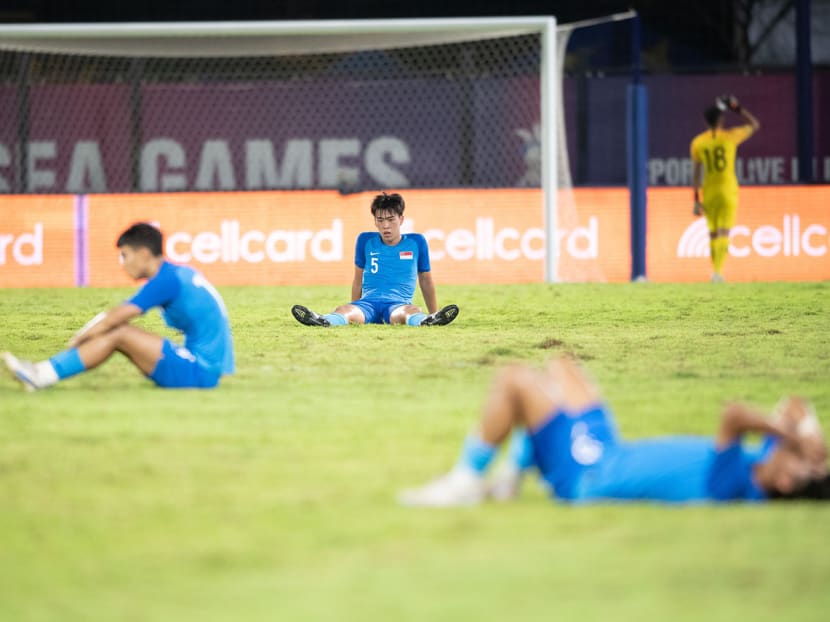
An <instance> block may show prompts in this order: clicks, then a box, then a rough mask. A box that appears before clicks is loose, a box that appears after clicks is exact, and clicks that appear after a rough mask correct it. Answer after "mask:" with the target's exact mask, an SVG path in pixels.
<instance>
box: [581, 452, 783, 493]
mask: <svg viewBox="0 0 830 622" xmlns="http://www.w3.org/2000/svg"><path fill="white" fill-rule="evenodd" d="M766 453H767V452H766V451H765V450H764V451H753V450H751V449H747V448H746V447H744V446H742V445H741V444H740V443H737V442H736V443H734V444H732V445H730V446H729V447H727V448H724V449H720V450H718V449H717V448H716V447H715V442H714V440H713V439H712V438H709V437H694V436H688V437H683V436H678V437H661V438H654V439H644V440H639V441H624V442H620V443H619V444H617V445H615V446H613V447H611V448H610V450H609V451H608V455H606V456H604V457H603V459H602V460H601V461H600V462H599V464H597V466H596V468H593V469H587V470H586V472H585V473H584V474H583V475H582V477H581V478H580V481H579V483H578V485H577V493H576V495H575V499H574V500H575V501H577V502H578V501H583V502H584V501H591V500H599V499H619V500H635V499H640V500H654V501H664V502H669V503H694V502H704V501H713V500H714V501H730V500H736V501H737V500H743V501H758V500H763V499H765V498H766V495H765V493H764V491H763V490H761V489H760V488H759V487H758V486H757V485H756V484H755V482H754V481H753V479H752V467H753V465H754V464H755V463H757V462H758V461H759V460H762V459H763V458H764V457H765V455H766Z"/></svg>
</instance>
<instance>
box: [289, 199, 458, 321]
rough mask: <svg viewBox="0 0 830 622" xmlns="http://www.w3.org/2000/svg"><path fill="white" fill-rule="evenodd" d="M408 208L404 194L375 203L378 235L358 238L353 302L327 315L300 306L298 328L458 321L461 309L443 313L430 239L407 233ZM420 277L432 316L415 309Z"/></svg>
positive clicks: (446, 309) (296, 314) (297, 307)
mask: <svg viewBox="0 0 830 622" xmlns="http://www.w3.org/2000/svg"><path fill="white" fill-rule="evenodd" d="M404 208H405V205H404V200H403V197H401V195H399V194H386V193H385V192H384V193H382V194H379V195H377V196H376V197H375V199H374V200H373V201H372V207H371V209H372V216H374V219H375V227H377V230H378V232H377V233H375V232H373V231H366V232H363V233H361V234H360V235H359V236H358V237H357V243H356V244H355V253H354V265H355V267H354V279H353V281H352V302H350V303H348V304H344V305H340V306H339V307H337V308H336V309H335V310H334V311H333V312H331V313H328V314H326V315H318V314H317V313H315V312H314V311H312V310H311V309H308V308H306V307H304V306H302V305H294V306H293V307H292V308H291V314H292V315H293V316H294V318H295V319H296V320H297V321H298V322H300V323H301V324H305V325H306V326H345V325H346V324H350V323H351V324H408V325H409V326H441V325H444V324H449V323H450V322H452V321H453V320H454V319H455V318H456V316H457V315H458V307H457V306H455V305H447V306H446V307H443V308H442V309H438V299H437V297H436V295H435V284H434V283H433V281H432V274H431V273H430V264H429V247H428V246H427V241H426V239H425V238H424V236H422V235H421V234H420V233H401V225H402V224H403V220H404V215H403V211H404ZM416 277H417V282H418V285H419V286H420V287H421V293H422V294H423V296H424V301H425V302H426V305H427V310H428V311H429V315H427V314H425V313H422V312H421V309H420V307H418V306H416V305H413V304H412V297H413V295H414V294H415V281H416Z"/></svg>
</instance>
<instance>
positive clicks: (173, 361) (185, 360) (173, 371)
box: [148, 339, 221, 389]
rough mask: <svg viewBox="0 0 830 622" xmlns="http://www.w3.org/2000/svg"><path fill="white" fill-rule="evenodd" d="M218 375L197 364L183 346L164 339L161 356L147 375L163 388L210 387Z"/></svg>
mask: <svg viewBox="0 0 830 622" xmlns="http://www.w3.org/2000/svg"><path fill="white" fill-rule="evenodd" d="M220 375H221V374H218V373H216V372H213V371H210V370H207V369H205V368H204V367H203V366H201V365H199V363H198V362H197V361H196V357H195V356H193V354H192V353H191V352H190V350H188V349H187V348H185V347H184V346H181V345H178V344H175V343H173V342H172V341H170V340H169V339H165V340H164V346H163V347H162V349H161V358H160V359H159V361H158V363H156V368H155V369H154V370H153V373H151V374H150V375H149V376H148V377H149V378H150V380H152V381H153V382H155V383H156V384H157V385H158V386H160V387H163V388H165V389H211V388H213V387H215V386H216V385H217V384H219V377H220Z"/></svg>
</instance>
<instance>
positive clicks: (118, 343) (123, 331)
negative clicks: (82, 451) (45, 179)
mask: <svg viewBox="0 0 830 622" xmlns="http://www.w3.org/2000/svg"><path fill="white" fill-rule="evenodd" d="M116 246H117V247H118V249H119V250H120V253H121V261H122V264H123V265H124V270H126V272H127V274H129V275H130V276H131V277H132V278H134V279H149V280H148V281H147V282H146V283H145V284H144V286H143V287H142V288H141V289H140V290H139V291H138V292H137V293H136V294H135V295H134V296H133V297H132V298H130V299H129V300H128V301H126V302H124V303H122V304H120V305H118V306H117V307H114V308H112V309H110V310H109V311H105V312H103V313H100V314H99V315H97V316H96V317H95V318H93V319H92V320H90V321H89V322H88V323H87V324H86V326H84V327H83V328H82V329H81V330H80V331H78V333H76V334H75V336H74V337H72V339H71V340H70V341H69V349H68V350H65V351H63V352H60V353H59V354H56V355H55V356H53V357H52V358H50V359H48V360H46V361H41V362H39V363H30V362H28V361H21V360H18V359H17V358H15V357H14V356H13V355H12V354H10V353H9V352H5V353H4V354H3V359H4V361H5V363H6V366H7V367H8V368H9V370H11V372H12V373H13V375H14V377H15V378H16V379H17V380H18V381H20V382H21V383H22V384H23V386H24V388H26V389H27V390H29V391H35V390H38V389H43V388H46V387H48V386H50V385H53V384H55V383H57V382H58V381H60V380H63V379H65V378H69V377H71V376H75V375H76V374H80V373H82V372H85V371H88V370H90V369H93V368H95V367H98V365H100V364H101V363H103V362H104V361H106V360H107V359H108V358H109V357H110V356H111V355H112V354H113V353H114V352H121V353H122V354H124V355H125V356H126V357H127V358H128V359H130V361H131V362H132V363H133V365H135V366H136V367H138V369H139V370H140V371H141V372H142V373H143V374H144V375H145V376H147V377H148V378H149V379H150V380H152V381H153V382H155V383H156V384H157V385H158V386H160V387H165V388H200V389H207V388H212V387H215V386H216V385H217V384H218V383H219V378H220V377H221V376H222V375H223V374H231V373H233V371H234V355H233V340H232V338H231V331H230V326H229V324H228V314H227V311H226V309H225V304H224V302H223V301H222V297H221V296H220V295H219V292H217V291H216V290H215V289H214V288H213V286H212V285H211V284H210V283H208V282H207V280H205V278H204V277H203V276H202V275H201V274H199V273H198V272H196V271H195V270H193V268H190V267H187V266H177V265H174V264H172V263H169V262H168V261H166V260H165V259H164V256H163V255H162V234H161V231H159V230H158V229H156V228H155V227H153V226H151V225H148V224H145V223H138V224H135V225H133V226H131V227H130V228H129V229H127V230H126V231H124V233H122V234H121V236H120V237H119V238H118V242H117V244H116ZM152 307H161V310H162V315H163V316H164V319H165V321H166V322H167V324H168V325H169V326H171V327H173V328H176V329H179V330H181V331H182V332H183V333H184V345H178V344H175V343H173V342H172V341H170V340H169V339H166V338H164V337H161V336H159V335H155V334H153V333H149V332H147V331H145V330H143V329H141V328H138V327H136V326H132V325H131V324H130V323H129V322H130V320H132V319H133V318H135V317H137V316H139V315H142V314H143V313H145V312H146V311H147V310H149V309H150V308H152Z"/></svg>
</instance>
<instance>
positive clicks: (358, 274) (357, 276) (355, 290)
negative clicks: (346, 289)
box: [352, 266, 363, 300]
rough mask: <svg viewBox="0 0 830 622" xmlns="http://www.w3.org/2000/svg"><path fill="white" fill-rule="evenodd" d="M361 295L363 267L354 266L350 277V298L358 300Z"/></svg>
mask: <svg viewBox="0 0 830 622" xmlns="http://www.w3.org/2000/svg"><path fill="white" fill-rule="evenodd" d="M362 295H363V268H358V267H357V266H355V267H354V278H353V279H352V300H360V297H361V296H362Z"/></svg>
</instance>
